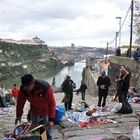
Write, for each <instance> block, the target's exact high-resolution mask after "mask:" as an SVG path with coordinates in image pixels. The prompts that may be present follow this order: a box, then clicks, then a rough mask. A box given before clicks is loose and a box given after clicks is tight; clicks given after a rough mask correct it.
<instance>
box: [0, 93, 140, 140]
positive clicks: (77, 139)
mask: <svg viewBox="0 0 140 140" xmlns="http://www.w3.org/2000/svg"><path fill="white" fill-rule="evenodd" d="M63 95H64V94H63V93H57V94H55V99H56V103H57V105H63V103H62V102H61V100H62V98H63ZM80 101H81V96H80V95H79V96H77V95H74V100H73V103H74V104H76V103H78V102H80ZM86 102H87V103H88V104H89V105H93V104H96V103H97V98H95V97H93V96H91V95H86ZM112 105H113V102H111V97H108V99H107V106H108V107H111V106H112ZM132 106H133V108H134V112H133V114H125V115H120V114H112V115H107V116H104V117H102V119H112V120H114V121H116V122H117V123H107V124H97V125H92V126H90V127H80V126H79V125H78V124H75V123H71V122H68V121H67V120H66V119H64V120H63V121H62V122H61V123H60V124H59V125H55V126H54V128H53V139H54V140H93V138H94V137H95V136H115V137H116V136H118V135H122V134H124V135H127V136H129V137H130V138H131V139H132V131H133V129H134V128H135V127H137V126H138V119H137V118H136V115H135V114H136V113H140V104H134V103H133V104H132ZM28 108H29V104H28V103H27V104H26V107H25V109H24V115H23V119H22V120H23V121H26V114H27V112H28ZM14 120H15V106H11V107H10V113H9V114H8V115H4V116H3V117H2V116H1V115H0V137H2V134H3V133H5V132H9V131H12V130H13V129H14V128H15V125H14ZM132 140H133V139H132Z"/></svg>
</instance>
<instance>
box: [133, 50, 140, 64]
mask: <svg viewBox="0 0 140 140" xmlns="http://www.w3.org/2000/svg"><path fill="white" fill-rule="evenodd" d="M133 58H134V59H135V60H136V61H138V62H140V48H137V50H136V51H135V52H134V54H133Z"/></svg>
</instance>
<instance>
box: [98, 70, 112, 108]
mask: <svg viewBox="0 0 140 140" xmlns="http://www.w3.org/2000/svg"><path fill="white" fill-rule="evenodd" d="M97 86H98V97H99V99H98V106H99V107H101V102H102V98H103V102H102V107H105V105H106V98H107V95H108V89H109V87H110V86H111V82H110V78H109V77H108V76H106V75H105V71H102V72H101V76H99V77H98V80H97Z"/></svg>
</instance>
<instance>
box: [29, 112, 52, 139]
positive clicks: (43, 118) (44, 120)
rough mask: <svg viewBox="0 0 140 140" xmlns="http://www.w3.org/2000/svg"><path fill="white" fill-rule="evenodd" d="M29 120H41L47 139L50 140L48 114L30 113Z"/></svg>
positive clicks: (38, 121) (35, 122)
mask: <svg viewBox="0 0 140 140" xmlns="http://www.w3.org/2000/svg"><path fill="white" fill-rule="evenodd" d="M31 120H32V123H33V124H40V120H41V124H43V125H45V127H46V133H47V140H52V135H51V128H50V127H49V126H48V116H40V115H33V114H32V113H31Z"/></svg>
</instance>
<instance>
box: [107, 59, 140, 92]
mask: <svg viewBox="0 0 140 140" xmlns="http://www.w3.org/2000/svg"><path fill="white" fill-rule="evenodd" d="M120 65H124V66H125V67H127V68H128V70H129V71H130V72H131V81H130V86H133V87H135V88H136V89H137V90H138V92H140V63H139V62H137V61H135V60H134V59H132V58H128V57H120V56H110V65H109V68H108V75H109V76H110V78H111V81H112V82H114V80H115V78H116V77H117V76H118V73H119V67H120Z"/></svg>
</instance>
